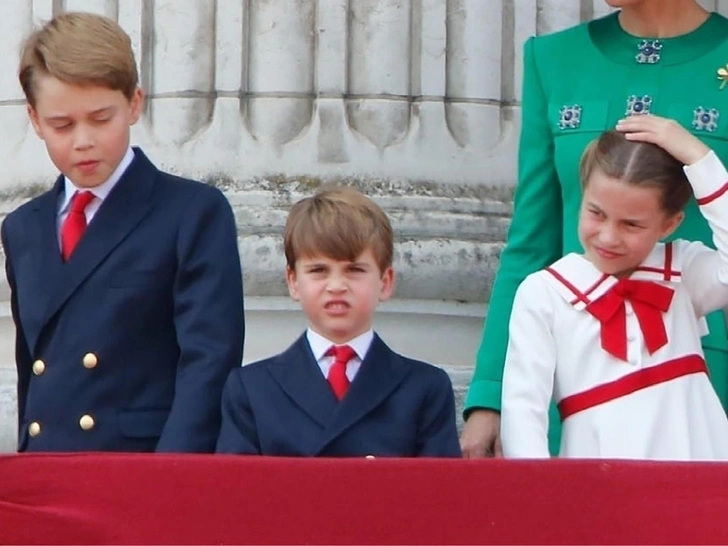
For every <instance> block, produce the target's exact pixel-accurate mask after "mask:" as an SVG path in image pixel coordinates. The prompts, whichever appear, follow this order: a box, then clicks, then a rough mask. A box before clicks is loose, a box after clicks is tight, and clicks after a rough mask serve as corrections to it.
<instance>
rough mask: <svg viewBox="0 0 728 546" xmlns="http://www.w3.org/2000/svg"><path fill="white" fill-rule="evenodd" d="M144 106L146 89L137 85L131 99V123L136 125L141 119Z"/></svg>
mask: <svg viewBox="0 0 728 546" xmlns="http://www.w3.org/2000/svg"><path fill="white" fill-rule="evenodd" d="M143 108H144V91H143V90H142V88H141V87H137V88H136V89H135V90H134V94H133V95H132V96H131V100H130V101H129V114H130V115H129V117H130V120H131V125H134V124H135V123H136V122H137V121H139V117H140V116H141V115H142V109H143Z"/></svg>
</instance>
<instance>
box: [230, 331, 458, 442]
mask: <svg viewBox="0 0 728 546" xmlns="http://www.w3.org/2000/svg"><path fill="white" fill-rule="evenodd" d="M222 415H223V419H222V428H221V430H220V438H219V440H218V442H217V451H218V452H219V453H245V454H259V455H283V456H323V457H346V456H348V457H357V456H366V455H374V456H389V457H415V456H421V457H448V456H450V457H459V456H460V445H459V442H458V434H457V428H456V425H455V400H454V396H453V390H452V385H451V383H450V378H449V377H448V375H447V373H445V372H444V371H443V370H441V369H439V368H436V367H435V366H432V365H430V364H426V363H424V362H418V361H416V360H411V359H409V358H405V357H403V356H400V355H398V354H397V353H395V352H394V351H392V350H391V349H390V348H389V347H387V346H386V345H385V344H384V342H383V341H382V340H381V339H380V338H379V336H376V335H375V336H374V340H373V341H372V344H371V346H370V348H369V351H368V352H367V354H366V356H365V357H364V361H363V362H362V365H361V368H359V372H358V373H357V375H356V377H355V378H354V381H352V383H351V385H350V386H349V390H348V392H347V393H346V396H344V398H343V399H342V400H341V401H338V400H337V399H336V397H335V396H334V393H333V391H332V390H331V387H330V386H329V384H328V382H327V381H326V379H325V378H324V376H323V374H322V373H321V369H320V368H319V367H318V364H317V363H316V361H315V360H314V356H313V353H312V352H311V348H310V346H309V344H308V340H307V339H306V336H305V335H303V336H301V337H300V338H299V339H298V341H296V342H295V343H294V344H293V345H291V347H289V348H288V350H286V351H285V352H284V353H281V354H279V355H277V356H274V357H273V358H269V359H267V360H262V361H260V362H256V363H253V364H249V365H247V366H243V367H242V368H240V369H237V370H234V371H233V372H232V373H231V374H230V377H229V378H228V380H227V382H226V384H225V390H224V391H223V397H222Z"/></svg>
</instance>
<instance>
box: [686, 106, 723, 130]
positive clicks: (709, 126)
mask: <svg viewBox="0 0 728 546" xmlns="http://www.w3.org/2000/svg"><path fill="white" fill-rule="evenodd" d="M719 116H720V112H718V110H717V109H715V108H703V107H702V106H698V107H697V108H696V109H695V110H693V129H695V130H696V131H706V132H708V133H713V132H715V130H716V129H718V117H719Z"/></svg>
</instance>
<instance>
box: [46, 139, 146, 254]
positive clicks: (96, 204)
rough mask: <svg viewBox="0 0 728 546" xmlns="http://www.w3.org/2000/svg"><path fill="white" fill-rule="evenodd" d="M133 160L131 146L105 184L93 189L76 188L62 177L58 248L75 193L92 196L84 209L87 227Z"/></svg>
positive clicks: (57, 224)
mask: <svg viewBox="0 0 728 546" xmlns="http://www.w3.org/2000/svg"><path fill="white" fill-rule="evenodd" d="M133 160H134V152H133V151H132V149H131V146H130V147H129V148H128V149H127V150H126V154H124V157H123V158H122V159H121V161H120V162H119V165H118V166H117V167H116V169H115V170H114V172H113V173H111V176H110V177H109V178H108V179H107V180H106V182H104V183H102V184H99V185H98V186H96V187H95V188H79V187H78V186H76V185H75V184H74V183H73V182H72V181H71V180H70V179H69V178H68V177H67V176H65V175H64V177H63V184H64V187H63V195H62V196H61V199H60V203H59V207H58V219H57V221H56V229H57V233H58V246H59V248H61V226H62V225H63V222H64V221H65V220H66V216H68V210H69V209H70V206H71V198H72V197H73V196H74V195H75V194H76V192H79V191H90V192H91V193H93V194H94V199H93V200H92V201H91V203H89V205H88V206H87V207H86V210H85V214H86V225H89V224H90V223H91V219H92V218H93V217H94V215H95V214H96V212H97V211H98V210H99V208H100V207H101V203H103V202H104V199H106V198H107V197H108V196H109V194H110V193H111V190H113V189H114V186H116V184H117V183H118V182H119V180H120V179H121V177H122V175H123V174H124V173H125V172H126V169H127V168H129V165H131V162H132V161H133Z"/></svg>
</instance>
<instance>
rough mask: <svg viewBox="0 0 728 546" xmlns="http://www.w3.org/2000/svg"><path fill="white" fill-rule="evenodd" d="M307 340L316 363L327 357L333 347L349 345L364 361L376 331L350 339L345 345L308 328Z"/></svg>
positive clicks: (370, 330)
mask: <svg viewBox="0 0 728 546" xmlns="http://www.w3.org/2000/svg"><path fill="white" fill-rule="evenodd" d="M306 338H307V339H308V344H309V346H310V347H311V352H313V357H314V358H315V359H316V362H318V361H319V360H321V359H322V358H323V357H324V356H326V351H328V350H329V349H330V348H331V346H332V345H349V346H350V347H351V348H352V349H354V352H356V356H358V357H359V360H364V357H365V356H366V354H367V351H368V350H369V346H370V345H371V344H372V340H373V339H374V330H372V329H371V328H370V329H369V330H367V331H366V332H364V333H363V334H359V335H358V336H356V337H355V338H354V339H350V340H349V341H347V342H345V343H334V342H333V341H330V340H328V339H326V338H325V337H324V336H322V335H321V334H318V333H316V332H314V331H313V330H312V329H311V328H308V330H306Z"/></svg>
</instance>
